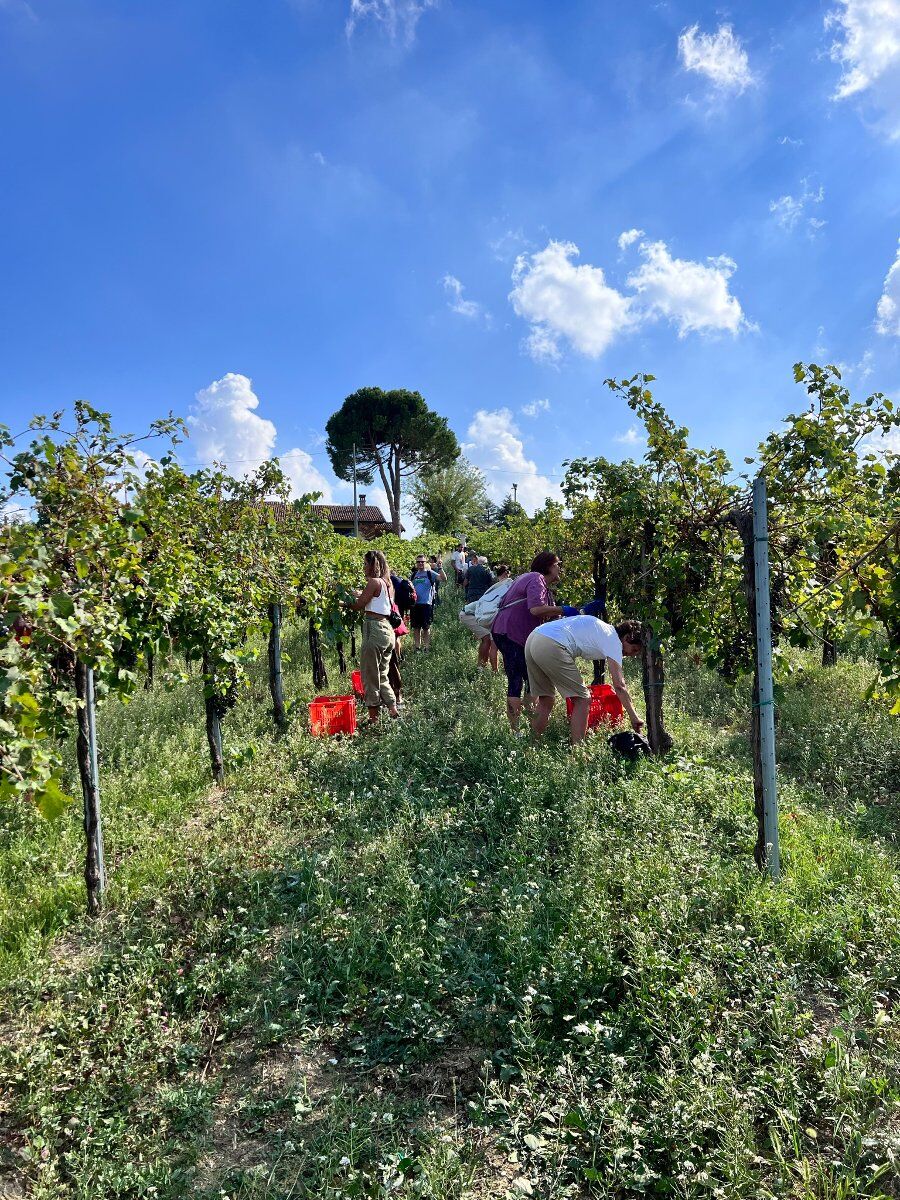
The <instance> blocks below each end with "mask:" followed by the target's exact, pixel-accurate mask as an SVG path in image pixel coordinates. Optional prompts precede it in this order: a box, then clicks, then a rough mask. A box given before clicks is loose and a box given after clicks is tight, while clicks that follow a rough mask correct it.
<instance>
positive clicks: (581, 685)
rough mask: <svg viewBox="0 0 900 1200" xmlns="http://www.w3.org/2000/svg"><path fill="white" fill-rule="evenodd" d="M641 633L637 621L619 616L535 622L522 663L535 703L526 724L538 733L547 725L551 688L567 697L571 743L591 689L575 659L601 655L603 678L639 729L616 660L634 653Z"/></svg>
mask: <svg viewBox="0 0 900 1200" xmlns="http://www.w3.org/2000/svg"><path fill="white" fill-rule="evenodd" d="M642 646H643V634H642V632H641V625H640V622H639V621H620V622H619V624H618V625H608V624H607V623H606V621H601V620H600V619H599V618H598V617H586V616H576V617H563V618H562V620H559V621H548V622H547V623H546V624H545V625H539V626H538V628H537V629H535V630H534V631H533V632H532V633H531V634H529V637H528V641H527V642H526V643H525V663H526V666H527V668H528V681H529V684H530V687H531V694H532V696H535V697H537V708H536V711H535V715H534V721H533V725H532V728H533V730H534V736H535V737H540V736H541V734H543V732H544V730H545V729H546V728H547V722H548V721H549V720H550V713H551V712H552V710H553V702H554V700H555V699H556V693H557V692H559V694H560V695H561V696H564V697H571V699H572V712H571V714H570V716H569V735H570V737H571V740H572V745H575V743H576V742H580V741H581V740H582V738H583V737H584V735H585V733H586V732H587V724H588V714H589V713H590V709H591V693H590V691H589V690H588V687H587V685H586V684H585V682H584V679H583V678H582V675H581V669H580V667H579V666H578V662H577V659H579V658H588V659H594V660H596V659H601V658H603V659H606V662H607V664H608V666H609V677H610V679H611V680H612V685H613V688H614V689H615V693H616V695H617V696H618V697H619V699H620V700H621V701H622V705H623V707H624V709H625V711H626V712H627V713H628V717H629V719H630V721H631V728H632V729H633V730H634V731H635V733H640V732H641V730H642V729H643V728H644V722H643V721H642V720H641V719H640V717H639V716H638V715H637V713H636V711H635V708H634V703H633V701H632V699H631V694H630V692H629V691H628V688H627V687H626V685H625V676H624V674H623V672H622V659H623V658H634V657H636V656H637V655H638V654H640V652H641V648H642Z"/></svg>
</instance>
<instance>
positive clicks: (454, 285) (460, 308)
mask: <svg viewBox="0 0 900 1200" xmlns="http://www.w3.org/2000/svg"><path fill="white" fill-rule="evenodd" d="M442 282H443V285H444V291H445V292H446V293H447V296H448V297H449V298H448V300H447V307H448V308H449V309H450V311H451V312H455V313H459V315H460V316H461V317H468V319H469V320H470V321H473V320H477V319H478V318H479V317H484V319H485V320H487V319H488V315H487V313H485V311H484V309H483V308H482V306H481V305H480V304H478V303H477V301H475V300H464V299H463V292H464V291H465V290H466V289H465V287H464V285H463V284H462V283H460V281H459V280H458V279H457V278H456V276H455V275H445V276H444V278H443V280H442Z"/></svg>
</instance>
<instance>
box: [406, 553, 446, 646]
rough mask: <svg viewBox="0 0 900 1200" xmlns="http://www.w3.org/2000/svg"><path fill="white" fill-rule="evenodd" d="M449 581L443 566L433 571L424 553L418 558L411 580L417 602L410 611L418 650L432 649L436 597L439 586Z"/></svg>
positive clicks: (414, 642) (415, 644) (414, 641)
mask: <svg viewBox="0 0 900 1200" xmlns="http://www.w3.org/2000/svg"><path fill="white" fill-rule="evenodd" d="M442 580H443V582H444V583H446V581H447V576H446V575H445V574H444V570H443V568H439V569H438V570H437V571H433V570H432V569H431V568H430V567H429V566H428V564H427V560H426V558H425V555H424V554H420V555H419V556H418V557H417V558H416V569H415V571H413V574H412V579H411V580H410V582H411V583H412V585H413V588H414V589H415V593H416V602H415V604H414V605H413V607H412V612H411V613H410V622H409V623H410V625H411V627H412V631H413V644H414V646H415V648H416V650H430V649H431V624H432V622H433V620H434V599H435V592H436V589H437V586H438V584H439V583H441V581H442Z"/></svg>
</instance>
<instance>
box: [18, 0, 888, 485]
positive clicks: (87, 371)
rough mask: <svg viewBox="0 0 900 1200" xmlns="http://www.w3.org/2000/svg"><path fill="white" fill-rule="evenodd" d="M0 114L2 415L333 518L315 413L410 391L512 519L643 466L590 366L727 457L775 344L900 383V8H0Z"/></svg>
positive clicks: (494, 4) (754, 406)
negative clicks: (150, 454) (149, 436)
mask: <svg viewBox="0 0 900 1200" xmlns="http://www.w3.org/2000/svg"><path fill="white" fill-rule="evenodd" d="M0 110H2V111H0V118H2V119H0V147H2V176H0V228H2V230H3V260H2V261H3V271H2V284H0V347H2V363H3V389H2V393H0V421H3V422H5V423H8V424H10V425H11V426H13V427H14V428H20V427H22V426H23V425H24V424H25V422H26V419H27V418H28V417H29V416H30V415H31V414H32V413H33V412H35V411H46V410H48V409H51V408H57V407H63V406H66V405H69V404H71V402H72V401H73V400H74V399H76V398H78V397H84V398H86V399H89V400H90V401H91V402H92V403H94V404H95V405H97V406H99V407H101V408H103V409H107V410H109V411H111V412H112V413H113V414H114V417H115V420H116V422H117V425H118V426H120V427H123V428H126V429H132V430H135V431H137V430H142V429H143V428H144V427H145V426H146V424H147V423H148V422H149V421H150V420H152V419H153V418H155V417H157V416H160V415H163V414H164V413H165V412H167V411H168V410H169V409H173V410H174V411H175V412H176V413H179V414H180V415H183V416H186V417H188V416H191V417H192V421H193V432H194V436H193V438H192V442H191V445H190V447H189V449H188V450H187V452H186V458H187V459H188V461H208V459H209V458H210V457H213V456H216V457H221V458H224V459H226V460H227V461H228V462H229V464H230V465H231V467H232V469H233V470H235V471H238V472H239V471H241V470H243V469H245V464H250V463H252V461H253V460H254V459H255V458H258V457H259V456H260V455H265V454H268V453H273V452H274V453H281V454H283V455H285V456H286V457H285V458H284V460H283V461H284V465H285V467H288V468H289V469H290V473H291V475H292V477H293V479H294V483H295V486H296V487H297V488H298V489H300V490H303V489H305V488H307V487H311V486H319V487H322V488H324V490H325V493H326V496H327V497H328V498H333V499H335V500H343V499H345V497H346V495H347V489H346V487H345V486H344V485H337V484H336V483H335V481H334V480H333V478H332V477H331V475H330V471H329V469H328V462H327V458H326V456H325V454H324V448H323V445H322V432H323V427H324V423H325V421H326V419H327V418H328V416H329V414H330V413H331V412H332V411H334V410H335V409H336V408H337V407H338V406H339V405H340V403H341V401H342V400H343V398H344V396H345V395H347V394H348V393H349V392H351V391H353V390H355V389H356V388H358V387H360V386H363V385H369V384H377V385H379V386H382V387H385V388H388V387H409V388H415V389H418V390H419V391H421V392H422V393H423V395H424V396H425V397H426V399H427V400H428V402H429V403H430V404H431V405H432V407H434V408H435V409H437V410H438V411H439V412H441V413H443V414H445V415H446V416H448V417H449V419H450V423H451V425H452V426H453V428H454V429H455V431H456V432H457V434H458V436H459V437H460V440H461V441H462V442H464V443H465V444H466V445H467V446H468V447H469V448H470V449H469V450H468V453H469V456H470V458H471V459H472V460H473V461H474V462H476V463H477V464H478V465H480V466H482V467H483V468H485V469H486V473H487V477H488V480H489V483H490V484H491V487H492V489H493V491H494V493H495V495H497V496H498V497H499V496H502V494H503V493H504V492H505V491H507V490H508V487H509V485H510V483H512V482H513V480H515V481H516V482H518V483H519V485H520V492H519V494H520V499H524V500H525V501H526V504H527V505H528V507H529V508H531V507H533V506H534V505H535V504H536V503H539V502H540V501H541V500H542V499H543V497H544V496H545V495H547V494H552V492H553V489H554V487H555V485H556V482H557V480H558V477H559V474H560V464H561V463H562V461H563V460H564V459H566V458H568V457H572V456H575V455H583V454H605V455H608V456H611V457H620V456H622V455H624V454H628V453H634V452H635V450H636V449H637V450H639V446H636V445H635V443H634V441H633V439H634V434H633V433H631V434H630V433H629V430H630V429H631V427H632V422H631V420H630V414H629V413H628V411H627V409H626V408H624V406H622V405H621V404H620V403H619V402H618V401H617V400H616V399H615V398H614V397H612V396H611V395H610V394H609V393H608V391H607V390H606V389H605V388H604V387H603V385H602V381H603V380H604V378H606V377H607V376H610V375H616V376H622V375H630V374H633V373H634V372H636V371H639V370H645V371H648V372H652V373H653V374H654V375H656V376H657V379H658V383H657V384H656V388H657V394H658V395H659V397H660V399H662V400H663V402H664V403H665V404H666V405H667V406H668V407H669V409H670V411H671V412H672V413H673V415H675V416H676V417H677V418H678V419H679V420H680V421H683V422H684V423H686V424H687V425H689V426H690V428H691V429H692V431H693V433H694V436H695V438H696V439H697V441H698V442H701V443H715V444H719V445H723V446H724V447H725V448H726V449H727V450H728V451H729V452H730V453H731V454H732V455H733V456H734V457H735V458H736V459H738V461H739V460H740V457H741V456H743V454H745V453H748V452H752V450H753V448H754V446H755V444H756V442H757V441H758V439H759V438H760V437H762V436H764V435H765V433H766V432H767V431H768V430H769V429H770V428H771V427H772V426H773V424H774V423H775V422H777V420H778V419H779V417H780V416H782V415H783V414H784V413H785V412H787V411H790V410H791V409H792V408H796V407H798V406H800V405H801V404H802V401H803V396H802V394H801V393H800V392H799V390H798V389H797V388H796V387H795V386H794V385H793V383H792V382H791V367H792V364H793V363H794V362H795V361H796V360H798V359H816V360H818V361H834V362H839V363H841V364H842V365H843V366H844V367H845V368H846V372H847V379H848V382H849V384H850V386H851V387H852V388H854V389H859V390H865V391H872V390H876V389H880V390H884V391H886V392H888V393H891V392H892V391H893V390H895V389H896V388H897V384H898V380H900V368H898V345H900V267H898V268H897V269H896V270H894V271H893V272H891V268H892V266H893V265H894V263H895V260H896V258H897V245H898V235H900V186H898V185H900V166H898V154H900V140H898V136H900V0H880V3H877V4H876V3H875V0H825V2H823V3H811V2H799V0H780V2H779V3H774V2H772V3H769V2H768V0H759V2H757V3H754V4H752V5H748V4H743V5H740V6H734V7H733V8H726V7H720V6H716V5H713V4H708V3H693V2H687V0H670V2H659V3H641V2H639V0H635V2H633V3H629V4H624V3H613V2H612V0H554V2H553V3H548V2H546V0H541V2H538V0H437V2H435V3H428V2H427V0H418V2H413V0H252V2H251V0H178V2H176V0H157V2H155V3H149V0H147V2H144V3H134V2H125V0H118V2H115V3H114V2H112V0H28V3H25V0H0ZM629 231H630V232H629ZM623 234H625V235H626V236H625V237H622V235H623ZM576 248H577V249H576ZM248 381H251V382H248ZM375 491H376V490H375V489H370V493H374V492H375Z"/></svg>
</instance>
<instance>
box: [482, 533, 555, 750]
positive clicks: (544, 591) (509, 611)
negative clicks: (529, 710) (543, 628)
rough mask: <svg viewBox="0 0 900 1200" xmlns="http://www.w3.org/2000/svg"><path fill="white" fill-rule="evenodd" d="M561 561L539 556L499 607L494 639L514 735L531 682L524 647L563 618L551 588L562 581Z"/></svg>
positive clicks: (546, 552) (552, 556)
mask: <svg viewBox="0 0 900 1200" xmlns="http://www.w3.org/2000/svg"><path fill="white" fill-rule="evenodd" d="M560 565H561V564H560V561H559V557H558V555H556V554H553V553H552V551H550V550H544V551H543V552H542V553H541V554H538V555H536V557H535V559H534V562H533V563H532V564H531V570H530V571H529V572H528V573H527V574H525V575H520V576H519V578H518V579H517V580H516V581H515V583H514V584H513V585H512V587H511V588H510V589H509V591H508V592H507V593H506V595H505V596H504V597H503V602H502V603H501V605H500V611H499V612H498V613H497V615H496V617H495V618H494V623H493V625H492V626H491V637H492V638H493V639H494V642H495V644H496V646H497V649H498V650H499V651H500V653H501V654H502V655H503V670H504V671H505V672H506V681H507V688H506V715H507V716H508V717H509V725H510V728H511V729H512V731H513V732H514V733H515V732H516V731H517V730H518V728H519V720H520V718H521V715H522V687H523V685H524V683H525V680H526V679H527V678H528V672H527V668H526V666H525V643H526V642H527V641H528V635H529V634H530V633H531V631H532V630H533V629H537V627H538V625H540V624H541V623H542V622H543V621H551V620H554V619H555V618H556V617H561V616H562V615H563V610H562V609H561V608H560V606H559V605H558V604H557V603H556V599H555V597H554V595H553V593H552V592H551V590H550V589H551V588H552V587H553V585H554V584H555V583H556V582H557V580H558V579H559V568H560Z"/></svg>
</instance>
